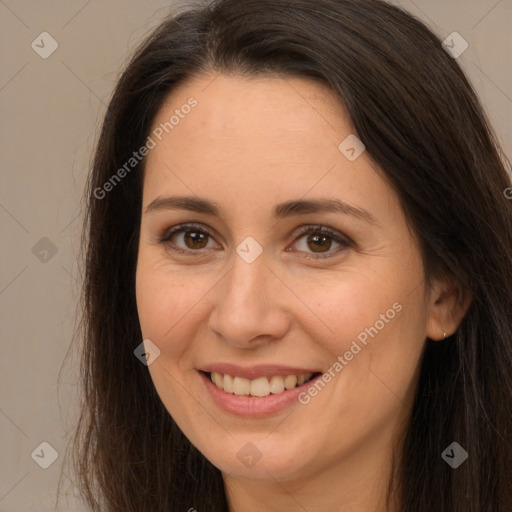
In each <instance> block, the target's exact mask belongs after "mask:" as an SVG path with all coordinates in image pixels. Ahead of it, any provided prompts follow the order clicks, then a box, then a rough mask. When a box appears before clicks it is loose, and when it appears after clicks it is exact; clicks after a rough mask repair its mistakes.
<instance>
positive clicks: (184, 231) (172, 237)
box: [160, 225, 212, 254]
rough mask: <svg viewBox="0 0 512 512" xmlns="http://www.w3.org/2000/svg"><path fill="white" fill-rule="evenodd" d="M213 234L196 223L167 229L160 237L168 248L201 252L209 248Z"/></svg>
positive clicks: (187, 251) (177, 250) (181, 251)
mask: <svg viewBox="0 0 512 512" xmlns="http://www.w3.org/2000/svg"><path fill="white" fill-rule="evenodd" d="M210 238H212V236H211V235H210V233H208V231H205V230H204V229H201V228H199V227H196V226H194V225H180V226H175V227H174V228H172V229H170V230H168V231H166V232H165V233H164V235H163V236H162V237H161V239H160V243H162V244H164V245H165V246H166V247H167V248H168V249H170V250H172V251H174V252H178V253H189V254H191V253H193V252H199V251H200V250H201V249H207V248H208V242H209V241H210Z"/></svg>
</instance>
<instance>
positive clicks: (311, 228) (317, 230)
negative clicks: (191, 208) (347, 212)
mask: <svg viewBox="0 0 512 512" xmlns="http://www.w3.org/2000/svg"><path fill="white" fill-rule="evenodd" d="M192 230H196V231H198V232H200V233H204V234H206V235H207V236H208V237H210V238H212V239H213V238H214V236H213V235H212V233H211V230H210V229H209V228H206V227H204V226H203V225H202V224H198V223H193V222H190V223H183V224H177V225H176V226H173V227H171V228H169V229H166V230H165V231H164V232H163V234H162V235H161V236H159V237H158V242H159V243H161V244H166V243H169V244H170V238H171V237H172V236H173V235H175V234H177V233H184V232H187V231H192ZM297 230H298V232H297ZM297 230H296V232H295V234H294V241H293V244H295V243H296V242H297V241H298V240H299V239H300V238H302V237H303V236H305V235H307V234H322V235H325V236H328V237H329V238H331V239H332V240H333V241H334V242H336V243H338V244H340V246H341V247H339V248H337V249H335V250H330V251H327V252H325V253H308V252H306V253H305V254H306V256H304V258H306V259H313V260H320V259H325V258H331V257H334V256H335V255H337V254H338V253H339V252H340V249H341V250H344V249H347V248H350V247H353V246H354V242H353V241H352V240H351V239H350V238H349V237H348V236H346V235H344V234H342V233H340V232H338V231H337V230H334V229H332V228H330V227H327V226H324V225H322V224H307V225H302V226H299V227H298V228H297ZM169 249H170V250H171V251H173V252H177V253H181V254H194V253H196V254H194V256H200V255H203V254H202V251H203V249H197V250H194V249H183V248H181V247H176V246H175V247H170V246H169ZM286 251H287V252H291V251H289V250H288V249H286ZM298 252H304V251H298Z"/></svg>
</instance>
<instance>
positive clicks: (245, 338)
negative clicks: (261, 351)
mask: <svg viewBox="0 0 512 512" xmlns="http://www.w3.org/2000/svg"><path fill="white" fill-rule="evenodd" d="M215 290H216V296H215V299H214V300H215V302H214V307H213V310H212V312H211V314H210V318H209V328H210V329H211V330H212V331H213V332H214V333H215V334H216V335H217V336H218V337H220V338H221V339H222V340H223V341H225V342H226V343H228V344H230V345H232V346H233V347H237V348H254V347H259V346H262V345H265V344H268V343H270V342H272V341H273V340H276V339H280V338H282V337H283V336H284V335H285V333H286V332H287V330H288V329H289V325H290V314H289V311H288V310H287V308H286V304H285V300H286V289H285V287H284V286H283V284H282V283H281V282H280V280H279V279H277V278H276V276H275V275H274V273H273V272H272V271H271V270H270V268H269V267H268V266H267V261H266V258H265V257H264V253H263V254H262V255H260V257H259V258H257V259H256V260H255V261H253V262H252V263H247V262H246V261H244V260H243V259H242V258H241V257H239V256H238V255H235V258H234V263H233V267H232V268H231V270H230V271H229V272H228V273H227V275H226V276H225V277H224V279H222V280H221V282H220V283H219V284H218V286H216V287H215Z"/></svg>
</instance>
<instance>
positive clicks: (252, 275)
mask: <svg viewBox="0 0 512 512" xmlns="http://www.w3.org/2000/svg"><path fill="white" fill-rule="evenodd" d="M191 96H193V97H194V98H196V99H197V101H198V104H197V106H196V107H195V108H194V109H192V110H191V112H190V113H189V114H188V115H187V116H185V117H184V118H183V119H180V123H179V124H178V125H176V126H175V127H174V129H173V130H172V131H170V132H169V134H164V135H165V136H164V137H163V138H162V141H158V143H157V145H156V147H155V148H153V149H151V151H150V152H149V154H148V156H147V160H146V168H145V176H144V191H143V214H142V219H141V232H140V242H139V254H138V265H137V276H136V288H137V290H136V291H137V305H138V312H139V320H140V324H141V329H142V333H143V336H144V338H149V339H150V340H152V342H153V343H154V344H155V345H157V346H158V348H159V349H160V356H159V357H158V358H157V359H155V361H154V362H153V363H152V364H151V365H150V366H149V367H148V368H149V371H150V373H151V377H152V379H153V382H154V384H155V387H156V390H157V392H158V394H159V396H160V398H161V400H162V402H163V404H164V405H165V407H166V408H167V410H168V411H169V413H170V414H171V415H172V417H173V418H174V420H175V421H176V422H177V424H178V425H179V427H180V428H181V429H182V431H183V432H184V433H185V435H186V436H187V437H188V438H189V439H190V441H191V442H192V443H193V444H194V445H195V446H196V447H197V448H198V449H199V450H200V451H201V452H202V453H203V454H204V455H205V456H206V457H207V458H208V459H209V460H210V461H211V462H212V463H213V464H214V465H215V466H216V467H218V468H220V470H221V471H222V474H223V477H224V483H225V489H226V493H227V496H228V501H229V504H230V505H229V506H230V511H231V512H240V511H244V512H255V511H261V510H266V511H277V510H279V511H282V510H292V509H293V510H303V509H304V510H307V511H310V512H313V511H320V510H321V511H333V512H334V511H339V510H343V511H346V512H356V511H358V512H359V511H360V512H362V511H365V512H368V511H379V512H382V511H383V510H390V511H392V510H395V509H396V504H395V503H393V502H392V503H391V505H390V507H389V508H386V505H385V497H386V491H387V485H388V480H389V477H390V476H391V465H390V463H391V455H392V451H393V447H396V446H397V442H398V440H399V435H400V433H401V432H402V429H403V427H404V425H405V423H406V421H407V419H408V415H409V412H410V407H411V403H412V400H413V396H414V391H415V387H416V385H417V378H418V369H419V362H420V358H421V354H422V350H423V348H424V344H425V340H426V337H427V336H428V337H430V338H431V339H433V340H442V339H443V332H446V333H447V335H450V334H452V333H453V332H454V331H455V330H456V329H457V327H458V325H459V323H460V321H461V319H462V317H463V315H464V313H465V311H466V309H467V306H468V301H467V300H466V301H461V300H460V290H459V288H458V287H457V285H456V283H454V282H453V281H452V280H450V279H448V278H446V279H445V280H442V281H438V282H435V283H434V285H433V287H432V288H431V289H426V287H425V280H424V274H423V266H422V261H421V257H420V252H419V248H418V244H417V240H416V239H415V237H414V235H413V234H412V233H411V231H410V230H409V229H408V227H407V224H406V219H405V217H404V213H403V211H402V209H401V207H400V205H399V201H398V197H397V195H396V193H395V192H394V190H393V189H392V188H391V187H390V185H389V184H388V182H387V181H386V179H385V177H384V175H383V173H382V172H381V171H379V169H378V167H377V166H376V164H375V163H374V162H372V160H371V158H370V156H369V155H368V153H367V152H366V151H365V152H363V153H362V154H361V155H360V156H359V157H358V158H357V159H356V160H355V161H349V160H348V159H347V158H346V157H345V156H344V154H342V152H340V150H339V149H338V145H339V144H340V142H341V141H343V140H344V139H345V138H346V137H347V136H349V135H350V134H354V133H355V130H354V128H353V126H352V124H351V121H350V119H349V117H348V114H347V113H346V111H345V109H344V107H343V105H342V104H341V103H340V101H339V100H338V98H337V97H336V95H335V94H334V93H333V92H332V91H331V90H330V89H328V88H327V87H326V86H324V85H321V84H319V83H315V82H313V81H309V80H306V79H300V78H290V77H287V78H279V77H272V76H266V77H257V78H255V77H252V78H242V77H239V76H227V75H223V74H220V75H214V74H203V75H200V76H196V77H194V79H192V80H189V81H188V82H186V83H184V84H181V85H180V86H179V87H178V88H176V89H175V90H173V91H172V92H171V94H170V95H169V96H168V98H167V99H166V101H165V104H164V105H163V106H162V108H161V110H160V111H159V113H158V114H157V116H156V118H155V119H154V123H153V128H155V127H158V126H159V124H160V123H163V122H165V121H167V120H168V119H169V117H170V115H172V114H173V112H174V110H175V109H176V108H180V107H181V106H182V105H184V104H185V103H187V100H188V98H190V97H191ZM170 195H187V196H197V197H200V198H204V199H207V200H210V201H214V202H216V203H217V204H218V205H219V206H220V207H221V208H222V211H223V216H222V217H216V216H212V215H209V214H205V213H194V212H190V211H186V210H177V209H165V210H158V211H152V212H150V213H146V211H145V210H146V208H147V206H148V205H149V204H150V203H151V202H152V201H153V200H155V199H156V198H158V197H160V198H162V197H165V196H170ZM303 198H304V199H312V198H315V199H318V198H336V199H339V200H342V201H344V202H346V203H349V204H350V205H352V206H356V207H358V208H362V209H364V210H366V211H367V212H369V213H370V214H371V215H372V216H373V217H374V218H375V219H376V221H377V224H371V223H369V222H367V221H365V220H363V219H360V218H357V217H355V216H352V215H348V214H343V213H334V212H329V213H324V212H322V213H320V212H317V213H308V214H302V215H294V216H292V217H289V218H284V219H276V218H274V217H273V216H272V211H273V208H274V206H275V205H276V204H278V203H281V202H285V201H289V200H292V199H303ZM186 222H193V223H196V224H199V225H200V228H201V229H203V230H207V231H208V232H209V233H210V234H211V236H210V237H208V236H206V237H205V239H203V240H202V241H200V243H197V242H196V244H195V245H194V243H193V240H192V241H191V240H189V239H187V238H186V237H185V236H184V234H185V233H183V232H182V233H178V234H175V235H174V236H173V238H172V242H174V244H175V246H177V247H179V248H182V249H184V250H185V251H187V250H188V253H186V254H179V253H174V252H173V251H172V250H171V249H170V247H172V242H171V241H167V242H160V238H161V236H162V235H163V233H164V232H165V231H166V230H168V229H169V228H171V227H172V226H176V225H178V224H180V223H186ZM303 225H313V226H327V227H330V228H331V229H332V230H334V231H336V232H337V233H339V234H340V235H341V236H342V237H343V236H345V237H349V238H350V240H352V242H353V244H352V245H349V246H342V245H340V244H338V243H337V242H335V241H334V240H332V239H329V238H328V239H327V242H325V243H323V244H321V246H320V248H319V249H317V250H316V252H315V246H314V243H312V242H311V238H312V237H313V235H308V234H306V235H302V234H300V233H299V231H298V228H299V227H300V226H303ZM189 231H192V232H194V231H197V229H194V228H189ZM189 234H190V233H189ZM248 236H251V237H253V238H254V239H255V240H256V241H257V242H258V243H259V244H260V246H261V247H262V249H263V252H262V254H261V255H260V256H259V257H258V258H257V259H256V260H255V261H254V262H252V263H250V264H249V263H247V262H246V261H245V260H244V259H242V258H241V257H240V256H239V255H238V254H237V252H236V248H237V246H238V245H239V244H240V243H241V242H242V241H243V240H244V239H245V238H246V237H248ZM308 240H309V243H308ZM198 255H199V256H198ZM315 255H320V256H322V255H327V256H330V257H328V258H324V259H316V260H315V259H313V258H314V257H315ZM308 257H309V259H308ZM394 303H399V304H400V305H401V306H402V310H401V311H400V312H399V313H397V314H396V316H395V318H393V319H392V320H389V321H388V322H387V323H385V326H384V328H382V329H381V330H379V332H378V334H377V335H376V336H375V337H373V338H370V337H369V341H368V344H367V346H366V347H363V349H362V350H361V351H360V352H359V353H358V354H357V355H356V356H355V357H354V358H353V359H352V360H351V361H350V362H349V363H348V364H347V365H346V366H345V367H344V368H343V370H342V371H341V372H339V373H338V374H337V376H336V377H335V378H333V379H332V380H331V382H329V383H328V384H327V385H326V386H325V388H324V389H323V390H322V391H321V392H320V393H318V395H317V396H316V397H314V398H313V399H312V400H311V401H310V403H309V404H307V405H302V404H300V403H298V402H297V403H294V404H293V405H292V406H291V407H288V408H286V409H285V410H283V411H281V412H278V413H276V414H274V415H272V416H271V417H268V418H258V419H247V418H245V419H244V418H242V417H239V416H235V415H232V414H229V413H227V412H224V411H223V410H221V409H219V408H218V407H217V406H216V405H215V404H214V402H213V401H212V399H211V398H210V395H209V394H208V392H207V391H206V390H205V387H204V384H203V382H202V381H201V379H200V378H199V376H198V372H197V369H198V368H201V367H202V366H204V365H206V364H209V363H213V362H231V363H234V364H239V365H256V364H263V363H275V364H285V365H290V366H298V367H306V368H321V369H322V370H323V371H327V370H328V368H330V367H332V366H333V364H334V363H335V361H336V360H337V357H338V356H340V355H343V354H344V353H345V352H346V351H347V350H349V348H350V346H351V343H352V341H353V340H355V339H356V338H357V336H358V334H360V333H361V332H362V331H364V330H365V328H368V327H370V326H374V325H375V323H376V321H377V320H379V319H380V318H381V316H380V315H381V314H384V313H385V312H386V311H387V310H389V309H390V308H392V305H393V304H394ZM248 442H250V443H253V444H254V445H255V446H256V447H257V449H258V451H259V452H260V453H261V459H260V460H259V461H258V463H257V464H255V465H254V466H252V467H250V468H249V467H246V466H245V465H243V464H242V463H241V462H240V460H239V459H238V457H237V453H238V451H239V450H240V449H241V448H242V447H244V445H246V443H248ZM191 506H193V504H191ZM301 507H302V508H301Z"/></svg>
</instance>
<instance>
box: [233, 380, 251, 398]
mask: <svg viewBox="0 0 512 512" xmlns="http://www.w3.org/2000/svg"><path fill="white" fill-rule="evenodd" d="M233 393H235V395H250V394H251V381H250V380H249V379H246V378H245V377H235V378H234V379H233Z"/></svg>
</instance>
